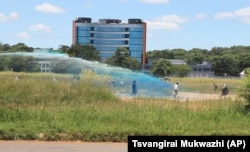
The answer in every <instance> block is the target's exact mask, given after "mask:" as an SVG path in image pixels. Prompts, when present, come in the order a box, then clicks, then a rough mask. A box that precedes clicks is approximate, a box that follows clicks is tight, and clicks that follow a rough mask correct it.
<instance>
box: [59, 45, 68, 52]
mask: <svg viewBox="0 0 250 152" xmlns="http://www.w3.org/2000/svg"><path fill="white" fill-rule="evenodd" d="M69 49H70V47H69V46H67V45H60V46H59V50H60V51H61V52H62V53H68V51H69Z"/></svg>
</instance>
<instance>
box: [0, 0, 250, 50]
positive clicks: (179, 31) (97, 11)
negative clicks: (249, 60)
mask: <svg viewBox="0 0 250 152" xmlns="http://www.w3.org/2000/svg"><path fill="white" fill-rule="evenodd" d="M77 17H91V18H92V21H94V22H97V21H98V20H99V19H107V18H112V19H121V20H122V21H123V22H125V23H127V20H128V19H129V18H140V19H143V20H144V21H145V22H147V26H148V28H147V50H162V49H174V48H182V49H186V50H190V49H192V48H201V49H209V50H210V49H211V48H212V47H230V46H234V45H245V46H249V45H250V36H249V35H250V0H210V1H209V0H72V1H69V0H46V1H44V0H1V1H0V42H1V43H8V44H10V45H14V44H17V43H19V42H21V43H25V44H26V45H28V46H31V47H40V48H54V49H57V48H58V47H59V46H60V45H68V46H70V45H71V44H72V21H73V20H74V19H75V18H77Z"/></svg>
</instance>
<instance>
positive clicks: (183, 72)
mask: <svg viewBox="0 0 250 152" xmlns="http://www.w3.org/2000/svg"><path fill="white" fill-rule="evenodd" d="M172 69H173V73H174V75H175V76H178V77H184V76H187V74H188V73H189V72H191V71H192V68H190V67H189V66H188V65H183V64H182V65H172Z"/></svg>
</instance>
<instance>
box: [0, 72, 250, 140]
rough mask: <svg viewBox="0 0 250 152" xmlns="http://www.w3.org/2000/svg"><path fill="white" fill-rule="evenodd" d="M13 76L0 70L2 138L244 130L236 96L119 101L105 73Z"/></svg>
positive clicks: (186, 82) (194, 82) (192, 83)
mask: <svg viewBox="0 0 250 152" xmlns="http://www.w3.org/2000/svg"><path fill="white" fill-rule="evenodd" d="M16 75H17V73H0V139H2V140H19V139H24V140H82V141H126V139H127V136H128V135H250V130H249V125H250V117H249V114H247V113H244V112H242V109H243V106H244V104H245V102H244V101H241V100H239V99H238V100H237V101H234V100H230V99H228V100H222V101H218V100H207V101H205V102H204V101H203V102H200V101H192V102H174V101H173V100H170V99H148V98H147V99H146V98H134V99H130V100H127V101H123V100H121V99H119V98H117V97H115V96H114V95H113V94H112V91H111V90H110V89H108V87H107V78H106V77H98V76H95V75H94V74H93V73H85V75H84V79H81V80H80V81H76V82H74V81H73V80H72V76H69V75H54V74H49V75H48V74H26V73H18V75H19V76H20V80H18V81H15V77H16ZM53 77H56V78H57V81H56V82H54V81H53ZM94 80H95V81H94ZM171 81H178V82H180V84H182V86H183V87H185V88H189V87H190V89H191V90H196V89H197V88H198V89H197V90H199V91H201V90H203V91H204V92H206V91H205V89H204V87H201V86H200V84H203V83H204V85H205V84H208V85H209V87H205V88H209V89H211V88H212V85H210V84H212V83H215V82H217V84H218V83H219V82H220V83H221V84H223V83H225V82H224V81H226V83H228V84H229V86H231V85H235V86H238V85H239V84H240V82H241V81H240V80H236V79H230V80H226V79H220V80H217V79H192V78H182V79H176V78H173V79H172V80H171ZM93 86H95V87H93ZM97 86H98V87H97ZM210 86H211V87H210ZM192 87H193V88H192ZM232 89H233V88H232ZM203 91H202V92H203ZM207 92H209V91H207ZM233 92H235V91H233Z"/></svg>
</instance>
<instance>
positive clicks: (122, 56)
mask: <svg viewBox="0 0 250 152" xmlns="http://www.w3.org/2000/svg"><path fill="white" fill-rule="evenodd" d="M105 63H107V64H109V65H113V66H119V67H123V68H127V69H131V70H140V69H141V64H140V62H139V61H138V60H136V59H134V58H131V57H130V56H129V51H128V49H126V48H124V47H120V48H117V50H116V51H115V54H114V55H113V56H112V57H111V58H107V59H106V61H105Z"/></svg>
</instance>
